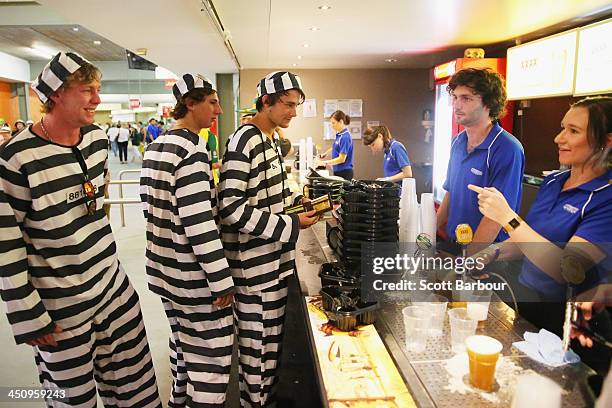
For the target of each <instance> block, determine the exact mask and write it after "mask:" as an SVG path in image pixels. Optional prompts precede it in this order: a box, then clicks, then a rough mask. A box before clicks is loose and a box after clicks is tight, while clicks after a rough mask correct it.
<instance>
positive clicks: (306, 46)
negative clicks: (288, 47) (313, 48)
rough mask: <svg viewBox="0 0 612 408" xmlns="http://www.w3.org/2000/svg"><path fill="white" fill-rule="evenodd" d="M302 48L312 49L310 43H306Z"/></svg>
mask: <svg viewBox="0 0 612 408" xmlns="http://www.w3.org/2000/svg"><path fill="white" fill-rule="evenodd" d="M302 47H304V48H308V47H310V44H308V43H304V44H303V45H302Z"/></svg>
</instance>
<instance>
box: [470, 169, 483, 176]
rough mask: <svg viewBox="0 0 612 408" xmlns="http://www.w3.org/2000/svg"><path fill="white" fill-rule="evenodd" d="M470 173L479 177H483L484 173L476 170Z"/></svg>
mask: <svg viewBox="0 0 612 408" xmlns="http://www.w3.org/2000/svg"><path fill="white" fill-rule="evenodd" d="M470 171H471V172H472V174H475V175H477V176H482V171H480V170H478V169H475V168H473V167H472V168H471V169H470Z"/></svg>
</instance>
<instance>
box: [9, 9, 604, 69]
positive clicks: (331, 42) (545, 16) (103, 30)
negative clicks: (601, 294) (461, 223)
mask: <svg viewBox="0 0 612 408" xmlns="http://www.w3.org/2000/svg"><path fill="white" fill-rule="evenodd" d="M202 1H206V2H207V3H210V4H212V6H213V8H214V9H216V11H217V13H218V16H219V19H220V22H221V24H222V25H223V27H224V29H225V38H228V39H229V43H231V46H232V47H233V49H234V50H235V54H236V56H237V60H238V61H239V63H240V68H268V69H276V68H291V67H292V66H293V64H296V66H297V67H298V68H302V69H303V68H408V67H431V66H432V65H434V64H436V63H438V62H441V61H443V60H444V59H446V58H453V57H457V56H460V55H462V50H463V49H464V48H466V47H472V46H481V47H482V46H485V45H487V44H492V43H498V42H501V41H509V40H514V39H517V38H520V37H521V36H524V35H526V34H529V33H533V32H536V31H538V30H542V29H546V28H547V27H551V26H555V27H556V28H557V29H562V28H563V27H564V24H575V23H576V22H580V21H588V19H589V18H592V16H593V15H598V16H601V15H605V14H606V13H607V14H610V13H612V3H611V2H610V0H376V1H369V0H317V1H314V0H78V1H76V0H38V3H40V4H42V6H36V5H30V6H11V7H1V8H0V25H20V24H22V25H34V24H78V25H80V26H82V27H85V28H86V29H88V30H91V31H93V32H94V33H97V34H99V35H100V36H102V37H105V38H107V39H108V40H110V41H111V42H113V43H115V44H117V45H119V46H121V47H125V48H127V49H131V50H136V49H138V48H147V49H148V53H147V55H146V58H147V59H149V60H150V61H152V62H154V63H156V64H158V65H161V66H163V67H165V68H168V69H170V70H171V71H174V72H175V73H182V72H187V71H196V72H201V73H203V74H205V75H207V76H213V75H214V74H215V73H229V72H237V70H238V66H237V65H236V64H235V62H234V60H233V58H232V57H231V55H230V52H229V51H228V49H227V47H226V45H225V44H224V42H223V35H222V34H221V33H220V32H219V31H218V30H217V29H216V27H215V25H214V24H213V22H212V20H211V19H210V17H209V15H208V14H207V13H206V11H205V10H204V9H205V7H204V4H203V3H202ZM1 4H2V3H0V5H1ZM323 4H326V5H330V6H331V9H330V10H328V11H325V12H324V11H321V10H319V9H318V8H317V7H318V6H320V5H323ZM589 16H591V17H589ZM312 26H316V27H319V28H320V30H318V31H310V30H309V27H312ZM304 43H307V44H309V45H310V46H309V47H308V48H304V47H303V44H304ZM298 55H300V56H302V59H298V58H297V57H298ZM388 58H393V59H396V60H397V62H394V63H386V62H385V61H384V60H385V59H388Z"/></svg>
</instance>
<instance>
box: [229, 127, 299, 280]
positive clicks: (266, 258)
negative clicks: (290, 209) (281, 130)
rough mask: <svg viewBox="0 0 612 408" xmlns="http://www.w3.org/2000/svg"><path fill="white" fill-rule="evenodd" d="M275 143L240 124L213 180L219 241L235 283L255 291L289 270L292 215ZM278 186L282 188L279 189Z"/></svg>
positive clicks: (294, 234)
mask: <svg viewBox="0 0 612 408" xmlns="http://www.w3.org/2000/svg"><path fill="white" fill-rule="evenodd" d="M277 146H278V144H277V143H275V142H272V141H271V140H270V139H269V138H268V137H266V136H265V135H262V132H261V131H260V130H259V129H258V128H257V127H255V126H254V125H244V126H242V127H240V128H239V129H238V130H237V131H236V132H235V133H234V134H233V135H232V136H230V139H229V141H228V144H227V148H226V151H225V155H224V157H223V162H222V163H223V164H222V167H221V175H220V181H219V186H218V188H219V217H220V219H221V239H222V241H223V246H224V248H225V255H226V257H227V259H228V261H229V265H230V269H231V271H232V276H234V280H235V282H236V284H237V285H241V286H247V287H248V288H249V289H250V290H253V291H259V290H263V289H266V288H268V287H271V286H274V285H275V284H277V283H278V282H279V281H280V280H281V279H283V278H285V277H286V276H288V275H290V274H291V273H293V270H294V268H295V251H294V249H295V242H296V241H297V239H298V234H299V230H300V225H299V218H298V216H297V215H296V214H291V215H284V214H283V210H284V207H285V206H287V205H292V204H293V203H294V202H295V201H297V200H298V199H299V198H301V197H300V196H297V197H292V196H291V192H290V190H289V187H288V182H287V174H286V172H285V169H284V168H283V165H282V162H281V159H280V157H281V156H280V151H279V149H278V147H277ZM283 187H284V188H283Z"/></svg>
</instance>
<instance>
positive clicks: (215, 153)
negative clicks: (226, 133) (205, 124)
mask: <svg viewBox="0 0 612 408" xmlns="http://www.w3.org/2000/svg"><path fill="white" fill-rule="evenodd" d="M198 135H199V136H200V137H201V138H202V139H204V142H205V143H206V147H207V148H208V152H209V160H210V167H211V169H212V175H213V179H214V180H215V186H216V185H217V184H219V169H220V168H221V162H220V160H219V149H218V148H217V145H218V139H217V135H215V134H214V133H213V132H211V130H210V129H209V128H204V129H201V130H200V132H199V133H198Z"/></svg>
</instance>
